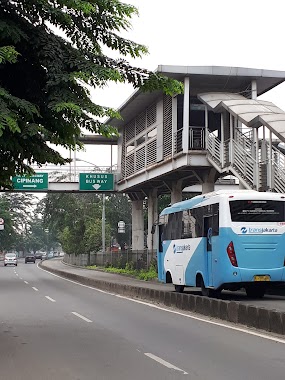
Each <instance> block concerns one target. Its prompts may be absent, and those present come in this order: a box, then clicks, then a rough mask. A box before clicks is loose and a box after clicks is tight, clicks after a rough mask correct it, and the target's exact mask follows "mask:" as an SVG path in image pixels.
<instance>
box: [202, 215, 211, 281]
mask: <svg viewBox="0 0 285 380" xmlns="http://www.w3.org/2000/svg"><path fill="white" fill-rule="evenodd" d="M212 224H213V218H212V216H205V217H204V233H203V236H204V237H205V238H206V249H205V255H206V257H205V268H206V274H207V280H208V285H209V286H212V285H213V268H212V260H213V252H212V234H213V225H212ZM204 280H205V282H206V281H207V280H206V279H204Z"/></svg>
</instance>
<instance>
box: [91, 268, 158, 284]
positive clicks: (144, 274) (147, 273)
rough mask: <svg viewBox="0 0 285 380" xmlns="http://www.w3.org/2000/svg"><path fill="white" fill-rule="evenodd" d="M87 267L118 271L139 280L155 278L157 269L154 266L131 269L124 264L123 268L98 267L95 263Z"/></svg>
mask: <svg viewBox="0 0 285 380" xmlns="http://www.w3.org/2000/svg"><path fill="white" fill-rule="evenodd" d="M87 268H88V269H100V270H103V271H104V272H107V273H118V274H124V275H127V276H131V277H135V278H137V279H139V280H144V281H150V280H154V279H157V270H156V268H155V267H154V266H150V268H149V269H148V270H147V269H141V270H137V269H132V268H131V266H130V265H128V264H127V265H126V268H125V269H122V268H115V267H107V268H105V267H98V266H96V265H92V266H88V267H87Z"/></svg>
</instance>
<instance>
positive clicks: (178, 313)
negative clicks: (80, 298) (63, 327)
mask: <svg viewBox="0 0 285 380" xmlns="http://www.w3.org/2000/svg"><path fill="white" fill-rule="evenodd" d="M38 268H39V269H41V270H42V271H44V272H46V273H48V274H50V275H52V276H55V277H58V278H60V279H61V280H64V281H68V282H71V283H73V284H76V285H79V286H82V287H84V288H89V289H92V290H95V291H97V292H99V293H104V294H108V295H111V296H115V297H119V298H124V299H126V300H128V301H132V302H136V303H140V304H142V305H145V306H148V307H152V308H154V309H158V310H161V311H166V312H168V313H171V314H176V315H180V316H182V317H186V318H190V319H194V320H197V321H200V322H204V323H208V324H210V325H214V326H219V327H223V328H226V329H229V330H234V331H238V332H241V333H244V334H248V335H253V336H256V337H258V338H262V339H267V340H271V341H273V342H276V343H281V344H285V339H282V338H277V337H275V336H271V335H267V334H263V333H259V332H255V331H252V330H247V329H246V328H242V327H237V326H234V325H227V324H225V323H222V322H215V321H212V320H210V319H207V318H202V317H195V316H194V315H193V314H185V313H182V312H179V311H175V310H170V309H166V308H164V307H161V306H157V305H153V304H151V303H147V302H144V301H139V300H137V299H133V298H128V297H125V296H121V295H120V294H115V293H110V292H107V291H105V290H101V289H97V288H94V287H92V286H88V285H84V284H80V283H79V282H76V281H73V280H70V279H69V278H64V277H61V276H59V275H58V274H55V273H51V272H49V271H47V270H45V269H43V268H40V267H39V266H38Z"/></svg>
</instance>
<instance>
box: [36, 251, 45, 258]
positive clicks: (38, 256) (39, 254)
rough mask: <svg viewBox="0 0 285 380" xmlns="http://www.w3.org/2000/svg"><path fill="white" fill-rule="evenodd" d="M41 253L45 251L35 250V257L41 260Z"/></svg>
mask: <svg viewBox="0 0 285 380" xmlns="http://www.w3.org/2000/svg"><path fill="white" fill-rule="evenodd" d="M43 254H45V252H41V251H38V252H36V253H35V256H36V259H39V260H42V257H43Z"/></svg>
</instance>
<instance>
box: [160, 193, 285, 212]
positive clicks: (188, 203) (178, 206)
mask: <svg viewBox="0 0 285 380" xmlns="http://www.w3.org/2000/svg"><path fill="white" fill-rule="evenodd" d="M231 195H232V196H233V197H235V196H238V197H239V198H242V199H246V198H247V197H250V198H252V196H254V197H256V198H257V199H261V198H265V199H270V198H272V199H276V198H285V195H284V194H280V193H271V192H259V191H256V190H246V189H240V190H217V191H213V192H211V193H205V194H201V195H197V196H195V197H193V198H191V199H187V200H185V201H181V202H177V203H174V204H173V205H171V206H168V207H166V208H165V209H164V210H163V211H162V212H161V213H160V215H167V214H172V213H174V212H179V211H183V210H185V209H191V208H193V207H195V206H197V205H198V204H199V203H202V202H205V201H206V200H208V199H210V198H214V197H218V196H219V197H221V196H231Z"/></svg>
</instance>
